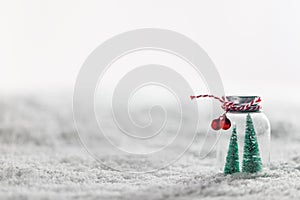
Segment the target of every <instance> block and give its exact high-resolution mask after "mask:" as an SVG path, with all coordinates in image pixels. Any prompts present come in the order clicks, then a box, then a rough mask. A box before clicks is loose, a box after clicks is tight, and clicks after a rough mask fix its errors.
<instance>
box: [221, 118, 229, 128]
mask: <svg viewBox="0 0 300 200" xmlns="http://www.w3.org/2000/svg"><path fill="white" fill-rule="evenodd" d="M221 124H222V129H223V130H228V129H229V128H230V127H231V122H230V120H229V119H228V118H227V117H226V115H225V114H224V115H223V119H222V120H221Z"/></svg>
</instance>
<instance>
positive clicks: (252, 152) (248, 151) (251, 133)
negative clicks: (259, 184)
mask: <svg viewBox="0 0 300 200" xmlns="http://www.w3.org/2000/svg"><path fill="white" fill-rule="evenodd" d="M261 169H262V163H261V158H260V155H259V149H258V143H257V138H256V133H255V130H254V126H253V122H252V118H251V116H250V114H248V115H247V120H246V133H245V140H244V155H243V167H242V171H243V172H246V173H256V172H259V171H261Z"/></svg>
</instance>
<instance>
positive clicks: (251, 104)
mask: <svg viewBox="0 0 300 200" xmlns="http://www.w3.org/2000/svg"><path fill="white" fill-rule="evenodd" d="M257 99H260V97H259V96H226V100H227V101H228V102H231V103H233V106H231V107H229V109H228V111H231V112H256V111H259V110H260V109H261V106H260V105H259V102H260V100H259V101H256V100H257ZM242 107H247V109H240V108H242Z"/></svg>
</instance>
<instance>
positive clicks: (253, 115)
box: [217, 96, 271, 173]
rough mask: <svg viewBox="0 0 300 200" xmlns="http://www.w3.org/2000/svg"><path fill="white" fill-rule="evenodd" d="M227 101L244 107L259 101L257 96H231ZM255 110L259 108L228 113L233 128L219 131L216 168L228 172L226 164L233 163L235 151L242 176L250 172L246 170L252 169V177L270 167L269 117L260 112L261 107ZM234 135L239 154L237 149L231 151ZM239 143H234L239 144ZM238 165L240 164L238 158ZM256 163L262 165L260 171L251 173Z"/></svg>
mask: <svg viewBox="0 0 300 200" xmlns="http://www.w3.org/2000/svg"><path fill="white" fill-rule="evenodd" d="M226 98H227V99H228V100H229V101H231V102H234V104H235V105H239V106H241V105H245V104H248V103H249V102H250V101H252V100H253V99H255V98H257V96H228V97H226ZM252 106H253V108H254V107H255V106H256V108H257V109H249V110H243V111H230V110H229V111H228V112H227V114H226V116H227V118H228V119H229V120H230V121H231V127H230V128H229V129H227V130H220V132H219V134H220V136H219V137H220V138H219V142H218V145H217V146H218V148H217V165H218V167H219V169H220V170H222V171H224V172H225V171H226V170H225V168H226V167H225V166H227V165H228V164H227V162H230V161H229V160H230V156H231V157H232V154H234V151H236V153H235V154H237V153H238V163H239V164H238V165H239V171H240V172H249V169H247V167H248V168H249V165H250V173H254V172H259V171H261V170H262V169H263V168H265V167H268V166H269V164H270V143H271V128H270V123H269V120H268V118H267V116H266V115H265V114H264V113H263V112H262V111H261V109H260V106H257V105H256V104H253V105H252ZM233 133H234V134H233ZM233 135H235V136H236V139H237V148H238V150H237V149H236V146H235V147H232V145H233V144H232V143H233V142H232V136H233ZM236 139H235V140H234V142H236ZM256 144H257V145H256ZM255 145H256V146H255ZM230 148H233V149H234V150H233V149H230ZM250 154H251V155H250ZM249 156H250V157H249ZM235 162H236V163H237V157H236V159H235ZM251 162H252V163H251ZM253 162H258V163H257V164H258V165H261V169H257V170H255V169H254V170H252V169H251V168H253ZM247 165H248V166H247ZM227 167H228V166H227ZM225 173H226V172H225Z"/></svg>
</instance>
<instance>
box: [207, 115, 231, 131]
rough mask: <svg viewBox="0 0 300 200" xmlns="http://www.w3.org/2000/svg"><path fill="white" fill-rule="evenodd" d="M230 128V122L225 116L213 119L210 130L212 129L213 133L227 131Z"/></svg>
mask: <svg viewBox="0 0 300 200" xmlns="http://www.w3.org/2000/svg"><path fill="white" fill-rule="evenodd" d="M230 127H231V122H230V120H229V119H228V118H227V116H226V115H225V114H224V115H222V116H220V117H219V118H217V119H214V120H213V121H212V122H211V128H212V129H214V130H215V131H218V130H220V129H223V130H228V129H229V128H230Z"/></svg>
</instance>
